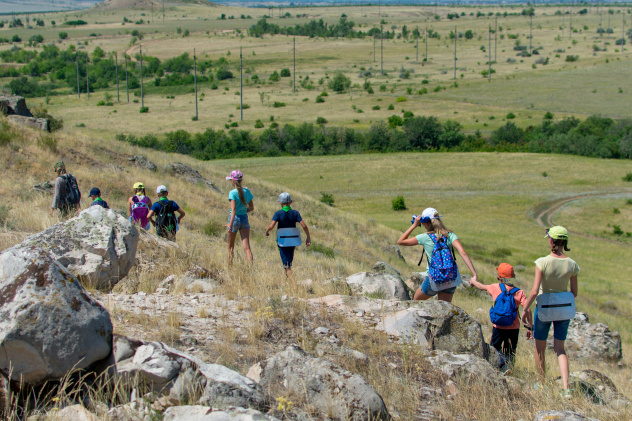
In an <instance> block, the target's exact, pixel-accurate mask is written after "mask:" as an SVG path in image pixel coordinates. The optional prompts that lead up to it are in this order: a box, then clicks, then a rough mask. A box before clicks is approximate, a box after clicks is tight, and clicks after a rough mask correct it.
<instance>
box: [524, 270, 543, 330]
mask: <svg viewBox="0 0 632 421" xmlns="http://www.w3.org/2000/svg"><path fill="white" fill-rule="evenodd" d="M540 284H542V271H541V270H540V268H539V267H537V266H536V267H535V278H534V279H533V286H532V287H531V292H530V293H529V297H527V302H526V303H525V304H524V313H523V314H522V324H525V325H527V326H533V320H529V319H530V318H531V311H530V310H529V307H531V304H533V302H534V301H535V299H536V297H537V296H538V291H540Z"/></svg>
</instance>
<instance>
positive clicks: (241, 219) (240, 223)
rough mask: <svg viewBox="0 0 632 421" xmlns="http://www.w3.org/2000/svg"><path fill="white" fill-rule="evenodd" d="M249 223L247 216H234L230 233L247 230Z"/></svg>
mask: <svg viewBox="0 0 632 421" xmlns="http://www.w3.org/2000/svg"><path fill="white" fill-rule="evenodd" d="M228 222H230V215H229V216H228ZM249 229H250V222H248V215H235V219H234V220H233V230H232V232H237V231H239V230H249Z"/></svg>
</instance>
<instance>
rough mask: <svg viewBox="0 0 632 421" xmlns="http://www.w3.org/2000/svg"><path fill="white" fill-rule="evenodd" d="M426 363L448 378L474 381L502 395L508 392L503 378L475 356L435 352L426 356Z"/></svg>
mask: <svg viewBox="0 0 632 421" xmlns="http://www.w3.org/2000/svg"><path fill="white" fill-rule="evenodd" d="M428 361H430V364H431V365H432V366H433V367H434V368H436V369H438V370H441V371H442V372H443V373H444V374H446V375H447V376H448V377H450V378H454V379H461V380H475V381H476V382H483V383H487V384H489V385H490V386H492V387H495V388H498V389H499V391H501V392H503V393H506V392H508V391H509V389H508V386H507V382H506V381H505V378H504V376H503V375H502V374H500V373H499V372H498V370H496V369H495V368H494V367H492V365H491V364H490V363H488V362H487V361H485V360H484V359H482V358H480V357H477V356H476V355H472V354H454V353H452V352H449V351H441V350H436V351H432V352H431V353H430V354H429V355H428Z"/></svg>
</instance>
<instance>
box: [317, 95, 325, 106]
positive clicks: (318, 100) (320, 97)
mask: <svg viewBox="0 0 632 421" xmlns="http://www.w3.org/2000/svg"><path fill="white" fill-rule="evenodd" d="M316 102H317V103H319V104H320V103H321V102H325V98H323V97H322V96H320V95H319V96H317V97H316Z"/></svg>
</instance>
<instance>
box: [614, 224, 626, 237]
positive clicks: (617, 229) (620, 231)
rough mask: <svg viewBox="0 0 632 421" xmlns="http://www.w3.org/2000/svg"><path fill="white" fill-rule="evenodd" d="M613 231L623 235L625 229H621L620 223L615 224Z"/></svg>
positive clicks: (615, 233)
mask: <svg viewBox="0 0 632 421" xmlns="http://www.w3.org/2000/svg"><path fill="white" fill-rule="evenodd" d="M612 233H613V234H614V235H623V230H622V229H621V226H620V225H613V226H612Z"/></svg>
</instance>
